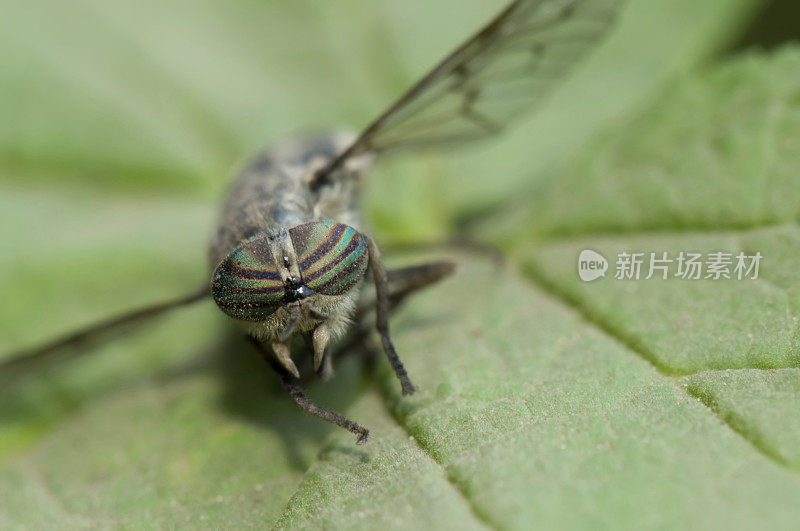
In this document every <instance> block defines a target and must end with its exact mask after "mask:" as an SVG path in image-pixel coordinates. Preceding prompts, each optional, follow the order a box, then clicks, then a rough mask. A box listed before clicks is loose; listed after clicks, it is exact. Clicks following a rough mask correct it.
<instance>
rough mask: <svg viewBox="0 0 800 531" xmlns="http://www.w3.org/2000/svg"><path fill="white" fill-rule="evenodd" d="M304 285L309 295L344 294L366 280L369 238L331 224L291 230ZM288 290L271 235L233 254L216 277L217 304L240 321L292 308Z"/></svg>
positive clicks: (213, 284)
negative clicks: (278, 264) (286, 307)
mask: <svg viewBox="0 0 800 531" xmlns="http://www.w3.org/2000/svg"><path fill="white" fill-rule="evenodd" d="M289 237H290V238H291V240H292V246H293V247H294V250H295V254H296V255H297V262H298V266H299V269H300V277H301V279H302V285H303V286H305V287H306V288H309V289H310V293H311V294H314V293H317V294H321V295H341V294H342V293H345V292H347V291H348V290H349V289H351V288H352V287H353V286H354V285H355V284H356V283H357V282H358V281H359V280H360V279H361V277H362V276H364V271H366V269H367V263H368V254H367V242H366V238H364V236H362V235H361V234H360V233H358V231H356V230H355V229H354V228H353V227H350V226H348V225H344V224H342V223H334V222H332V221H316V222H312V223H305V224H303V225H298V226H297V227H293V228H291V229H289ZM298 287H299V286H296V285H293V286H286V285H284V283H283V280H282V279H281V275H280V273H279V272H278V267H277V265H276V264H275V261H274V260H273V259H272V254H271V251H270V246H269V241H268V239H267V236H263V237H260V238H253V239H252V240H248V241H246V242H244V243H243V244H242V245H240V246H239V247H237V248H236V249H234V250H233V252H231V254H230V255H228V257H227V258H225V260H223V261H222V263H221V264H220V265H219V266H217V268H216V270H215V271H214V274H213V275H212V278H211V295H212V297H214V301H215V302H216V303H217V306H219V307H220V309H221V310H222V311H223V312H225V313H226V314H228V315H230V316H231V317H233V318H234V319H239V320H240V321H264V320H266V319H267V318H268V317H269V316H270V315H272V314H273V313H274V312H275V310H277V309H278V308H280V307H281V306H283V305H285V304H287V301H288V300H291V299H287V290H291V291H296V290H297V288H298Z"/></svg>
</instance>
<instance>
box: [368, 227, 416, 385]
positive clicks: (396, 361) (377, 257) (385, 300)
mask: <svg viewBox="0 0 800 531" xmlns="http://www.w3.org/2000/svg"><path fill="white" fill-rule="evenodd" d="M365 237H366V239H367V249H368V250H369V266H370V268H371V269H372V276H373V277H374V279H375V294H376V296H377V301H376V302H377V315H376V319H375V321H376V327H377V329H378V333H379V334H380V336H381V343H383V352H384V353H385V354H386V357H387V358H388V359H389V364H390V365H391V366H392V369H394V373H395V375H396V376H397V379H398V380H400V387H401V388H402V389H403V394H404V395H410V394H413V393H414V391H416V390H417V388H416V387H414V384H412V383H411V380H410V379H409V377H408V373H407V372H406V368H405V367H404V366H403V362H402V361H400V357H399V356H398V355H397V351H396V350H395V349H394V345H393V344H392V339H391V337H390V336H389V310H390V309H391V301H390V296H389V281H388V278H387V276H386V270H385V269H384V268H383V263H382V262H381V254H380V252H379V251H378V246H377V245H376V244H375V240H373V239H372V236H370V235H365Z"/></svg>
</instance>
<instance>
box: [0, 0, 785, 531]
mask: <svg viewBox="0 0 800 531" xmlns="http://www.w3.org/2000/svg"><path fill="white" fill-rule="evenodd" d="M503 5H504V2H502V1H501V0H491V1H490V0H482V1H480V2H471V3H469V5H468V6H467V5H465V4H464V2H457V1H455V0H437V1H436V2H425V1H422V0H404V1H397V0H376V1H373V2H368V3H367V2H356V1H354V0H340V1H336V2H315V1H306V0H301V1H293V2H277V1H268V0H235V1H229V2H211V1H208V0H203V1H200V2H198V1H194V2H188V1H184V0H170V1H161V2H153V1H150V0H147V1H144V2H136V3H131V2H122V1H118V0H103V1H100V0H78V1H76V2H70V3H64V2H55V1H46V0H36V1H33V2H24V3H22V2H11V1H8V0H6V1H3V2H2V11H1V12H2V13H3V16H2V17H0V117H2V119H0V292H2V293H3V296H2V302H1V303H0V353H6V352H11V351H13V350H15V349H19V348H24V347H29V346H32V345H36V344H38V343H40V342H43V341H45V340H47V339H50V338H53V337H56V336H58V335H60V334H63V333H66V332H69V331H71V330H73V329H75V328H77V327H80V326H83V325H86V324H89V323H92V322H94V321H96V320H97V319H99V318H102V317H105V316H107V315H109V314H114V313H119V312H123V311H125V310H127V309H130V308H135V307H137V306H140V305H145V304H148V303H152V302H156V301H160V300H163V299H168V298H170V297H172V296H175V295H179V294H183V293H185V292H187V291H190V290H192V289H194V288H195V287H196V286H198V285H200V284H202V283H204V282H206V281H207V274H208V272H207V269H206V263H205V246H206V242H207V239H208V237H209V235H210V233H211V230H212V228H213V225H214V222H215V217H216V207H217V202H218V199H219V197H220V196H221V194H222V192H223V191H224V188H225V186H226V184H227V182H228V181H229V179H230V177H231V176H232V174H233V173H234V171H235V168H236V167H238V165H240V164H241V163H242V162H243V160H245V159H246V158H247V157H249V156H251V155H252V154H253V153H255V152H257V151H258V150H259V149H262V148H263V147H264V146H267V145H269V144H270V143H271V142H274V141H277V140H280V139H282V138H284V137H286V136H287V135H291V134H294V133H296V132H302V131H306V130H325V129H331V128H339V127H341V126H346V127H349V128H351V129H353V130H357V129H358V128H360V127H362V126H363V125H364V124H365V123H367V122H368V121H369V120H371V119H372V118H373V117H374V116H375V115H376V113H378V112H380V111H382V110H383V109H384V108H385V106H386V105H387V104H389V103H390V102H392V100H393V99H394V98H396V97H397V96H398V95H399V94H400V93H401V92H402V90H403V89H404V88H406V87H408V86H409V85H410V83H412V82H413V81H415V80H416V79H417V78H418V77H419V76H420V75H422V74H423V73H424V72H425V71H426V70H427V69H428V68H430V67H431V66H432V65H433V64H434V63H435V62H436V61H437V60H438V59H440V58H441V57H442V56H443V55H444V54H445V53H446V52H448V51H449V50H451V49H452V48H453V47H454V46H455V45H457V44H458V43H459V42H460V41H462V40H463V39H464V38H465V37H466V36H467V35H469V34H470V33H471V32H473V31H474V30H475V29H476V28H478V27H479V26H480V25H481V24H482V23H484V22H485V21H486V20H488V19H489V18H490V17H491V16H493V15H494V14H495V13H496V12H497V11H498V10H499V9H501V8H502V6H503ZM798 16H800V10H799V9H798V7H797V6H796V5H795V4H793V3H791V2H788V1H784V2H777V1H776V2H769V1H766V0H720V1H718V2H692V1H689V0H639V1H635V2H633V1H632V2H630V3H629V5H627V6H626V7H625V9H624V11H623V13H622V15H621V17H620V20H619V23H618V25H617V26H616V27H615V28H614V30H613V32H612V34H611V35H610V36H609V38H608V39H607V40H605V41H604V42H603V43H602V45H601V46H599V47H598V49H597V50H596V51H595V52H593V53H592V54H591V56H590V57H589V58H588V60H587V61H585V62H584V63H583V64H582V65H581V66H580V68H578V69H577V70H576V71H575V72H574V75H572V76H570V77H569V79H567V80H565V82H564V83H563V84H562V85H561V86H560V87H559V89H558V90H557V91H556V92H555V93H554V94H553V95H552V97H550V98H548V100H547V101H546V102H545V103H544V104H543V105H542V107H541V108H540V109H538V111H537V112H536V113H534V114H531V115H530V116H529V117H527V118H525V119H524V120H521V121H520V123H519V124H517V125H516V126H515V127H514V128H513V129H512V130H511V131H510V132H509V134H507V135H505V136H504V137H502V138H500V139H498V140H496V141H492V142H489V143H487V144H485V145H481V146H479V147H477V148H475V149H471V150H470V151H469V152H468V153H467V152H455V153H444V154H443V153H426V154H422V155H412V156H398V157H396V158H393V159H390V160H388V161H385V162H384V163H382V164H380V165H379V167H378V168H376V171H375V174H374V176H373V177H372V178H371V179H370V181H369V183H368V190H367V197H366V201H365V208H366V212H367V217H368V219H369V221H370V223H371V225H372V226H373V227H374V229H375V233H376V235H377V236H378V239H379V241H382V242H385V243H390V242H414V241H431V240H436V239H441V238H445V237H447V236H451V235H453V234H460V235H467V236H471V237H476V238H482V239H484V240H489V241H492V242H495V243H498V244H501V245H502V246H503V247H504V249H505V250H506V251H507V254H508V257H509V265H508V269H507V270H504V272H503V273H502V274H501V276H502V278H503V281H502V282H500V283H499V285H498V283H496V282H493V281H492V280H493V279H496V278H497V276H498V273H497V272H496V271H495V270H493V269H492V266H491V265H490V264H487V263H484V260H482V259H481V258H479V257H475V256H467V257H462V258H461V260H462V262H463V264H462V268H461V270H460V272H459V273H458V275H457V276H456V278H454V279H452V280H450V281H448V282H449V284H448V286H449V287H446V286H442V287H441V289H439V288H432V289H431V290H430V291H431V292H430V293H426V294H422V295H421V296H420V298H419V299H418V300H417V299H414V300H412V302H411V303H410V304H409V305H408V307H407V308H406V309H405V310H404V311H403V312H401V314H400V315H399V316H398V317H397V327H396V330H397V336H398V338H397V339H398V345H399V347H400V348H401V349H402V352H403V353H404V354H403V357H404V359H406V360H407V364H408V366H409V370H410V372H411V374H412V375H414V374H417V375H419V378H418V380H419V383H420V386H421V388H422V391H421V392H420V393H419V395H415V397H413V398H410V399H403V400H401V399H400V397H399V396H398V393H397V391H398V390H397V389H396V387H397V386H396V383H395V382H393V381H392V378H391V375H390V374H388V373H387V372H386V371H385V367H383V366H382V362H379V363H378V365H379V366H380V367H382V368H379V369H378V374H377V375H375V374H369V373H366V374H365V373H364V369H362V368H361V367H360V365H359V364H357V363H354V362H349V363H345V364H343V365H342V367H340V368H339V373H338V375H337V377H336V378H335V379H334V380H333V381H331V382H329V383H327V384H315V385H314V386H313V387H312V388H311V390H310V394H312V395H313V396H314V397H315V398H318V399H319V400H320V401H321V402H323V403H326V404H330V405H332V406H335V407H336V408H337V409H340V410H342V411H343V412H345V413H347V414H348V415H350V416H352V417H354V418H356V419H357V420H359V421H361V422H363V423H364V424H366V425H367V426H368V427H369V428H371V429H372V433H373V440H372V441H371V442H370V443H369V445H367V446H366V447H364V448H360V447H359V448H356V447H355V446H353V444H352V440H351V437H349V435H347V434H342V433H339V432H337V431H336V430H332V429H331V428H330V427H328V426H326V425H323V424H322V423H321V422H319V421H317V420H316V419H314V418H310V417H307V416H305V415H303V414H302V413H301V412H299V411H297V410H296V409H295V408H294V406H293V405H292V404H291V403H289V400H288V399H286V398H285V397H283V396H282V395H281V394H280V391H279V389H277V385H276V384H275V382H274V381H273V378H272V377H271V375H269V374H267V371H266V370H263V374H262V368H261V366H260V364H259V363H258V360H256V359H254V357H253V356H252V355H251V354H250V353H249V352H248V351H247V346H246V345H245V344H244V343H242V342H241V341H239V340H238V339H237V338H236V334H235V333H234V332H233V331H232V330H231V329H230V327H229V326H228V323H227V322H226V321H225V320H224V318H222V316H221V314H219V312H218V311H216V310H215V309H214V308H213V305H212V304H201V305H199V306H197V307H193V308H190V309H187V310H185V311H180V312H176V313H175V314H173V315H170V316H169V317H167V318H164V319H163V320H159V321H158V322H157V323H154V324H153V325H152V326H148V327H146V328H143V329H141V330H136V331H135V332H132V333H130V334H129V335H126V336H124V337H123V338H121V339H119V340H118V341H115V342H112V343H108V344H104V345H102V346H98V347H97V348H94V349H93V350H92V356H89V357H84V358H82V359H80V360H76V361H74V362H70V363H63V364H54V365H52V366H46V367H41V368H37V370H36V371H35V372H34V373H33V374H29V375H24V376H20V375H14V377H13V379H6V380H4V381H3V382H2V389H0V525H2V527H4V528H43V527H48V528H54V527H62V528H76V527H117V526H128V527H135V528H140V527H152V526H159V527H169V526H178V525H184V524H187V525H192V526H198V525H199V526H208V527H214V526H230V527H243V526H258V527H261V526H270V525H272V524H273V522H278V523H277V525H278V527H293V526H300V527H302V526H310V527H315V526H325V527H334V526H337V527H339V526H342V527H364V528H372V527H377V526H382V527H389V528H399V527H409V526H411V525H418V526H422V527H432V526H434V525H437V526H440V527H444V528H462V527H484V528H485V527H490V528H526V527H533V526H534V524H536V523H541V524H542V525H543V526H545V527H551V526H559V527H574V528H595V527H618V526H623V527H645V528H663V527H677V526H685V525H693V526H695V527H701V526H704V527H705V526H711V527H717V528H718V527H722V526H726V525H728V526H733V527H749V526H751V525H756V524H762V525H771V526H775V527H777V526H789V525H791V523H793V522H796V521H797V517H798V514H797V511H796V509H795V508H794V507H793V504H792V503H791V500H792V499H796V496H797V494H799V493H800V478H798V477H797V471H798V469H800V461H798V455H797V452H796V450H792V448H796V443H797V442H798V441H800V418H798V414H797V407H796V406H797V405H798V402H797V398H796V397H797V396H798V393H797V392H798V391H800V378H798V375H797V374H796V368H797V366H798V355H797V352H798V349H797V345H796V339H797V338H796V332H795V329H796V322H797V316H798V315H800V314H798V312H797V307H796V305H795V303H794V296H793V295H794V294H796V293H797V292H798V288H797V280H796V275H795V274H794V273H793V271H794V269H796V268H795V267H794V265H793V264H795V263H796V262H795V261H794V260H795V258H796V256H795V251H794V249H796V248H797V245H796V243H797V242H798V241H800V240H798V239H797V234H796V233H795V229H794V221H795V220H796V218H797V204H798V203H797V201H796V200H797V199H798V186H797V185H796V184H795V181H796V178H795V177H796V175H797V171H796V170H798V169H800V168H798V163H797V161H798V160H800V153H799V152H798V149H797V147H796V146H797V143H796V142H795V141H800V134H798V133H799V132H800V127H798V123H800V120H798V114H799V113H800V110H799V108H800V89H798V86H799V85H798V72H799V71H800V69H798V66H799V65H800V60H798V56H800V52H798V51H797V49H796V48H793V47H792V46H791V44H790V41H793V40H796V39H797V37H798V34H799V33H800V29H799V28H800V26H798V25H797V24H796V21H797V20H798ZM709 153H710V155H709ZM773 229H774V230H773ZM759 230H760V231H761V232H758V231H759ZM753 231H756V232H753ZM765 231H766V232H765ZM687 233H688V235H687ZM723 233H724V234H723ZM581 238H583V239H581ZM686 238H689V239H688V240H687V239H686ZM585 245H589V246H595V247H597V248H602V249H605V248H606V247H607V248H608V249H610V250H613V249H618V248H620V245H635V246H637V245H638V246H641V247H643V248H647V249H650V248H654V250H661V249H665V250H666V249H672V248H676V249H677V248H685V246H686V245H690V246H694V247H697V248H719V247H726V246H727V247H726V248H732V247H736V248H739V247H741V248H745V249H751V248H752V249H770V250H772V255H771V257H775V258H774V261H773V262H772V263H773V264H777V265H776V266H774V268H773V269H771V270H770V269H768V270H767V272H766V273H765V277H766V280H765V283H766V282H769V283H771V285H772V288H762V286H764V285H765V284H764V283H762V284H759V285H758V286H759V287H756V288H754V287H753V286H752V285H748V286H742V285H733V284H725V286H724V287H720V285H716V284H715V285H708V284H705V283H699V284H698V286H697V287H695V286H685V285H681V286H680V287H676V285H675V284H669V285H668V286H667V287H668V288H669V289H667V287H664V286H655V287H652V286H651V285H649V284H648V285H647V286H646V287H642V288H641V289H639V288H637V289H638V291H637V290H636V289H634V288H635V286H622V287H620V286H619V285H616V284H608V283H607V284H603V285H602V286H603V288H601V289H599V290H595V291H591V290H588V288H587V287H586V286H584V285H578V283H577V281H576V279H575V275H574V274H573V271H574V269H573V268H574V264H573V261H574V256H576V251H575V250H576V249H579V248H582V247H581V246H585ZM654 246H658V247H657V248H655V247H654ZM768 258H770V257H768ZM395 261H396V263H402V262H403V259H402V257H398V258H395ZM569 275H571V276H569ZM700 284H702V285H700ZM651 288H652V289H651ZM770 290H772V291H770ZM773 291H774V292H773ZM776 301H777V303H776ZM717 304H720V305H722V306H723V307H725V308H727V310H726V311H727V312H728V313H726V314H725V315H723V316H721V317H719V316H717V317H714V316H713V314H714V308H715V307H716V305H717ZM776 304H777V305H776ZM654 305H655V306H654ZM653 307H656V308H658V310H651V309H650V308H653ZM648 312H650V313H648ZM747 334H750V335H752V336H754V337H755V338H756V339H755V340H753V341H751V342H748V341H746V340H744V339H742V338H743V337H749V336H748V335H747ZM751 339H752V338H751ZM720 345H722V347H720ZM559 356H560V357H559ZM687 360H689V361H687ZM734 369H735V370H736V371H744V372H734V373H731V372H728V370H734ZM751 369H752V371H753V372H752V373H751V372H747V371H749V370H751ZM764 370H768V371H774V373H764V372H763V371H764ZM532 382H535V384H534V383H532Z"/></svg>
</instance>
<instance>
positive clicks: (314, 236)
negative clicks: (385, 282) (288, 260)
mask: <svg viewBox="0 0 800 531" xmlns="http://www.w3.org/2000/svg"><path fill="white" fill-rule="evenodd" d="M289 237H290V238H291V239H292V245H293V246H294V249H295V252H296V253H297V260H298V263H299V265H300V275H301V276H302V277H303V284H304V285H306V286H308V287H309V288H311V289H312V290H314V291H315V292H316V293H322V294H324V295H340V294H342V293H345V292H347V291H348V290H350V289H351V288H352V287H353V286H354V285H355V284H356V283H357V282H358V281H359V280H360V279H361V277H362V276H364V271H366V269H367V263H368V253H367V241H366V238H364V236H363V235H361V234H360V233H359V232H358V231H357V230H355V229H354V228H353V227H351V226H349V225H345V224H343V223H334V222H332V221H316V222H312V223H305V224H303V225H298V226H297V227H293V228H291V229H289Z"/></svg>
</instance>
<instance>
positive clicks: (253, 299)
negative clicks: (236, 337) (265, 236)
mask: <svg viewBox="0 0 800 531" xmlns="http://www.w3.org/2000/svg"><path fill="white" fill-rule="evenodd" d="M251 244H255V242H251ZM283 292H284V289H283V282H282V280H281V278H280V275H278V272H277V270H276V269H275V265H274V264H273V263H272V262H271V261H269V262H265V261H264V260H262V259H259V257H258V256H256V254H255V253H254V252H253V250H252V249H248V248H247V247H243V248H241V249H239V250H237V251H235V252H234V253H232V255H231V257H230V258H229V259H228V260H225V261H224V262H223V263H222V264H220V266H219V267H218V268H217V270H216V272H215V274H214V277H213V282H212V285H211V293H212V295H213V296H214V300H215V301H216V303H217V305H219V307H220V308H221V309H222V311H224V312H225V313H226V314H228V315H230V316H231V317H233V318H235V319H241V320H245V321H260V320H263V319H264V318H266V317H268V316H269V315H271V314H272V313H273V312H274V311H275V310H276V309H277V308H278V307H279V306H280V305H281V303H282V301H283Z"/></svg>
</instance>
